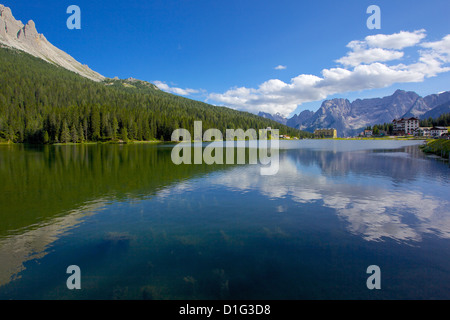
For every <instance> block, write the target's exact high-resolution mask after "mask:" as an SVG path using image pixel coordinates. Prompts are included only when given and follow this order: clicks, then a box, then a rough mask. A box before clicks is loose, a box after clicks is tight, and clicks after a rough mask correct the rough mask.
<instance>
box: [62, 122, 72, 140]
mask: <svg viewBox="0 0 450 320" xmlns="http://www.w3.org/2000/svg"><path fill="white" fill-rule="evenodd" d="M61 142H62V143H68V142H70V131H69V126H68V125H67V121H66V120H64V123H63V127H62V130H61Z"/></svg>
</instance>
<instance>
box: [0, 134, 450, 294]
mask: <svg viewBox="0 0 450 320" xmlns="http://www.w3.org/2000/svg"><path fill="white" fill-rule="evenodd" d="M414 144H415V143H414V142H405V143H399V142H388V143H385V142H377V143H376V144H374V143H371V144H361V143H360V142H356V143H352V142H348V141H342V143H340V142H333V141H315V142H314V143H312V142H310V141H305V142H293V143H286V142H283V143H282V145H281V147H282V150H281V151H280V170H279V172H278V174H276V175H274V176H261V175H260V168H259V166H258V165H237V166H225V165H217V166H208V165H184V166H183V165H181V166H176V165H174V164H173V163H172V162H171V159H170V151H171V148H170V147H156V146H151V145H129V146H112V145H108V146H75V147H72V146H70V147H45V148H37V149H34V148H33V149H24V147H23V146H15V147H14V148H16V149H14V148H12V149H11V148H9V147H8V149H7V150H6V149H1V148H0V178H1V179H2V181H3V182H4V183H2V184H1V185H0V203H1V205H2V206H1V208H2V212H1V214H2V222H1V223H0V261H1V262H2V263H0V297H3V298H5V297H7V298H11V297H12V298H24V297H31V298H36V297H38V298H43V297H47V298H51V299H52V298H57V299H63V298H67V299H71V298H86V299H91V298H103V299H105V298H106V299H109V298H117V297H119V298H136V299H141V298H144V299H147V298H153V299H180V298H181V299H186V298H195V299H208V298H218V299H221V298H226V299H231V298H234V299H242V298H245V299H250V298H260V299H269V298H290V299H292V298H330V297H331V298H336V297H349V296H350V297H352V298H354V297H355V295H356V296H357V297H364V296H367V294H368V293H367V290H363V289H365V288H364V286H363V288H362V289H361V288H360V286H359V285H358V286H357V285H354V284H355V283H363V284H364V283H365V278H364V276H365V274H364V270H363V269H361V268H362V267H361V266H363V267H367V265H368V264H367V263H369V264H372V263H374V261H375V262H377V261H379V263H380V264H382V263H384V264H385V265H386V266H389V265H390V266H391V271H392V269H395V268H396V267H397V264H399V263H400V264H401V263H403V264H404V263H405V261H404V260H402V259H403V257H404V256H407V257H409V259H411V260H409V261H407V262H408V263H411V262H412V264H413V265H415V264H426V265H427V266H426V268H425V269H426V270H427V271H426V272H429V270H433V272H436V273H437V274H436V276H435V277H433V279H432V280H433V281H432V282H433V283H434V285H436V284H439V285H440V284H441V283H444V285H443V287H442V288H440V287H439V289H437V290H435V291H433V292H435V293H436V294H437V295H438V296H442V297H448V290H447V291H446V287H445V285H446V284H447V287H448V283H450V282H449V279H448V274H449V273H448V272H447V270H448V263H447V262H446V261H443V260H445V253H447V252H448V250H449V246H448V242H445V241H446V240H448V239H450V212H449V208H450V203H449V202H450V200H449V199H448V194H449V191H450V184H449V177H450V172H449V171H450V170H448V167H447V165H446V164H444V163H441V162H438V161H434V160H430V159H427V158H426V157H425V156H424V155H423V154H422V153H421V152H420V151H419V150H418V148H417V146H416V145H414ZM430 238H432V239H433V241H431V242H430V241H428V242H427V239H428V240H429V239H430ZM393 242H395V243H396V244H398V246H396V247H393V246H392V243H393ZM405 244H406V245H405ZM422 245H423V246H424V247H425V249H424V250H422V251H420V250H418V249H417V247H420V246H422ZM405 248H406V249H405ZM409 248H414V250H416V249H417V251H414V252H412V253H411V252H409V251H408V250H409ZM355 250H356V251H355ZM433 250H435V251H438V252H443V253H444V256H440V255H436V254H434V251H433ZM355 252H357V253H355ZM374 252H375V253H374ZM385 256H386V257H387V258H383V257H385ZM367 257H370V259H368V258H367ZM392 257H395V259H394V258H392ZM411 257H413V258H411ZM383 259H385V260H383ZM369 260H370V261H369ZM372 260H374V261H372ZM35 261H39V263H38V264H33V262H35ZM74 261H75V262H76V263H78V264H80V265H82V267H83V268H82V269H83V272H84V274H85V275H87V279H85V280H84V282H83V286H85V287H84V288H88V289H87V290H81V292H79V293H74V292H68V291H67V290H64V289H65V288H64V287H63V286H64V284H65V278H64V277H65V273H64V272H65V271H64V270H65V268H66V267H67V265H68V264H73V263H74ZM424 261H425V262H424ZM377 263H378V262H377ZM430 268H431V269H430ZM398 269H399V271H397V272H398V273H400V272H403V271H404V270H403V268H398ZM425 269H420V272H419V271H417V270H418V269H417V268H413V269H412V270H408V271H407V272H409V273H408V274H407V276H406V275H405V276H404V277H403V278H401V280H397V281H396V282H395V281H393V282H392V286H394V284H395V285H397V286H398V287H399V288H400V289H397V291H392V292H388V294H387V297H402V296H412V297H415V296H414V294H411V293H409V292H412V293H414V292H415V291H414V290H410V291H408V289H407V288H409V287H408V285H409V284H410V283H411V281H410V279H423V281H422V282H421V283H420V286H423V285H424V282H426V283H425V285H428V283H429V282H430V279H429V278H426V277H423V275H424V274H423V272H422V271H421V270H425ZM61 270H63V272H61ZM361 270H363V272H362V278H363V279H362V282H361V279H360V278H361V273H360V271H361ZM405 270H406V269H405ZM439 272H440V273H441V274H439ZM319 278H320V280H317V282H315V281H313V279H319ZM399 279H400V278H399ZM403 279H404V281H403ZM11 280H14V281H11ZM446 281H447V282H446ZM36 283H37V284H36ZM349 283H351V284H353V285H349ZM405 283H406V285H405ZM33 285H34V288H35V289H36V290H35V291H33V290H29V287H30V286H33ZM405 288H406V289H405ZM385 292H386V291H383V293H385ZM423 296H427V294H426V293H425V294H423ZM383 297H385V296H383Z"/></svg>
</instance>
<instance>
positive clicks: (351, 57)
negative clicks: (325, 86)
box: [336, 48, 404, 67]
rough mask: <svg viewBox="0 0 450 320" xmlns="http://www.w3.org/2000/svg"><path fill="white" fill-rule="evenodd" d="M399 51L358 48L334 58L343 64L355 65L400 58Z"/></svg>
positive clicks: (401, 54)
mask: <svg viewBox="0 0 450 320" xmlns="http://www.w3.org/2000/svg"><path fill="white" fill-rule="evenodd" d="M403 55H404V53H403V52H401V51H394V50H386V49H381V48H371V49H358V50H356V51H352V52H350V53H348V55H347V56H345V57H343V58H341V59H339V60H336V62H339V63H341V64H343V65H345V66H353V67H354V66H357V65H360V64H362V63H366V64H367V63H372V62H384V61H391V60H396V59H400V58H402V57H403Z"/></svg>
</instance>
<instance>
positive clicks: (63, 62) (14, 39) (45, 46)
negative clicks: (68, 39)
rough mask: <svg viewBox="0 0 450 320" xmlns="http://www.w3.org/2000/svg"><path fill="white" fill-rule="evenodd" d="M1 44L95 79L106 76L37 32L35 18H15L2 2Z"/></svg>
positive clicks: (0, 19) (0, 17)
mask: <svg viewBox="0 0 450 320" xmlns="http://www.w3.org/2000/svg"><path fill="white" fill-rule="evenodd" d="M0 44H3V45H6V46H8V47H11V48H15V49H19V50H22V51H25V52H27V53H29V54H31V55H33V56H35V57H38V58H41V59H43V60H45V61H47V62H49V63H52V64H56V65H59V66H61V67H63V68H65V69H67V70H70V71H73V72H75V73H78V74H79V75H81V76H83V77H86V78H89V79H91V80H94V81H101V80H103V79H104V78H105V77H103V76H102V75H101V74H99V73H97V72H95V71H93V70H91V69H89V67H88V66H86V65H83V64H81V63H79V62H78V61H76V60H75V59H74V58H73V57H71V56H70V55H68V54H67V53H65V52H64V51H62V50H60V49H58V48H56V47H55V46H54V45H52V44H51V43H50V42H49V41H48V40H47V39H46V38H45V37H44V35H42V34H39V33H38V32H37V30H36V25H35V23H34V21H33V20H30V21H28V23H27V24H26V25H24V24H23V23H22V22H21V21H19V20H16V19H15V18H14V16H13V15H12V12H11V9H10V8H8V7H5V6H4V5H2V4H0Z"/></svg>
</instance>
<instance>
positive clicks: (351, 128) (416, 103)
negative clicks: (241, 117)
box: [266, 90, 450, 137]
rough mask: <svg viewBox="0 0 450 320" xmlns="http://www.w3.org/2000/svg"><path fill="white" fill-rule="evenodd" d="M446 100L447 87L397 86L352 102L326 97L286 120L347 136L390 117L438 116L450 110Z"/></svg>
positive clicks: (308, 128) (448, 96)
mask: <svg viewBox="0 0 450 320" xmlns="http://www.w3.org/2000/svg"><path fill="white" fill-rule="evenodd" d="M449 103H450V91H447V92H441V93H439V94H432V95H429V96H426V97H424V98H422V97H421V96H419V95H418V94H417V93H415V92H411V91H409V92H407V91H403V90H397V91H395V92H394V94H393V95H391V96H388V97H384V98H373V99H357V100H355V101H353V102H350V101H349V100H347V99H332V100H325V101H324V102H323V103H322V105H321V107H320V108H319V109H318V110H317V111H316V112H315V113H314V112H312V111H303V112H302V113H300V114H299V115H298V116H297V115H294V116H293V117H292V118H290V119H287V122H286V124H287V125H288V126H290V127H293V128H296V129H300V130H306V131H310V132H313V131H314V130H315V129H318V128H335V129H337V132H338V136H340V137H343V136H344V137H346V136H352V135H356V134H358V133H359V132H360V131H361V130H362V129H363V128H365V127H366V126H372V125H375V124H383V123H390V122H392V120H393V119H398V118H406V117H418V118H420V119H425V118H428V117H433V118H437V117H439V116H440V115H441V114H443V113H448V112H449V108H450V107H449ZM269 116H270V115H269ZM269 116H266V117H267V118H268V117H269ZM273 120H275V119H273Z"/></svg>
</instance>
